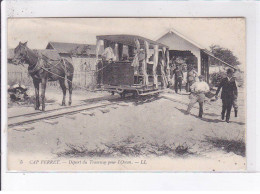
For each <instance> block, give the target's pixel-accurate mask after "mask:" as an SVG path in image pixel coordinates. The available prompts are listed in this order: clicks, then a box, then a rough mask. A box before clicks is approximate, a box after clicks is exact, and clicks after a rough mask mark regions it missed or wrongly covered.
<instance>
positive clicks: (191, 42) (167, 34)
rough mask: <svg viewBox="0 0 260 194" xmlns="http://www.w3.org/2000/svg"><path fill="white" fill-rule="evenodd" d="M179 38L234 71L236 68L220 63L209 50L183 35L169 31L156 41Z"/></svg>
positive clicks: (172, 30)
mask: <svg viewBox="0 0 260 194" xmlns="http://www.w3.org/2000/svg"><path fill="white" fill-rule="evenodd" d="M175 35H177V36H179V37H180V38H182V39H184V40H185V41H187V42H189V43H190V44H192V45H193V46H195V47H197V48H198V49H200V50H201V51H203V52H204V53H205V54H207V55H209V56H210V57H213V58H215V59H217V60H218V61H220V62H221V63H223V64H225V65H227V66H229V67H231V68H233V69H236V67H234V66H232V65H230V64H228V63H226V62H225V61H222V60H221V59H219V58H218V57H215V56H214V54H213V53H212V52H210V51H209V50H207V49H206V48H205V47H203V46H201V45H200V44H198V43H196V42H195V41H193V40H191V39H189V38H187V37H186V36H184V35H183V34H181V33H180V32H178V31H176V30H174V29H171V30H170V31H169V32H166V33H165V34H164V35H162V36H161V37H160V38H158V39H157V41H158V42H163V40H164V39H166V38H169V37H171V36H175ZM167 46H168V47H169V48H170V49H171V45H169V44H168V45H167Z"/></svg>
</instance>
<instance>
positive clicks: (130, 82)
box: [97, 35, 170, 98]
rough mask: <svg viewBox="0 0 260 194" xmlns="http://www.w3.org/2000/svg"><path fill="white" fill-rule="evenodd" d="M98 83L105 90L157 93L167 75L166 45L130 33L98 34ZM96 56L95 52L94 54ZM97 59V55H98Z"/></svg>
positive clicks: (123, 94) (167, 57) (145, 93)
mask: <svg viewBox="0 0 260 194" xmlns="http://www.w3.org/2000/svg"><path fill="white" fill-rule="evenodd" d="M102 44H104V53H103V54H102V59H99V60H98V63H97V82H98V85H99V86H100V87H101V88H103V89H104V90H107V91H110V92H112V94H114V93H118V94H120V96H121V97H122V98H124V97H125V95H126V94H127V93H132V94H133V95H134V96H137V95H141V96H143V95H149V94H159V92H161V91H162V90H163V89H164V88H166V86H167V84H168V78H169V75H170V72H169V71H170V68H169V52H168V47H167V46H166V45H163V44H161V43H158V42H155V41H152V40H149V39H146V38H143V37H140V36H133V35H105V36H97V53H99V48H100V45H102ZM97 56H98V55H97ZM97 59H98V57H97Z"/></svg>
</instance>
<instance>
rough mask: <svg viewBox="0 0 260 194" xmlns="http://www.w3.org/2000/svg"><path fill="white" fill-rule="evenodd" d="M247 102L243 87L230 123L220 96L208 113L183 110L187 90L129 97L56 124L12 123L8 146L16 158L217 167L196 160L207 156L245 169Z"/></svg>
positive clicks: (209, 104)
mask: <svg viewBox="0 0 260 194" xmlns="http://www.w3.org/2000/svg"><path fill="white" fill-rule="evenodd" d="M102 95H103V96H104V93H100V94H96V95H94V94H92V96H91V95H89V96H88V97H93V96H102ZM106 95H107V94H106ZM47 96H51V95H49V94H48V95H47ZM53 96H55V95H53ZM88 97H87V98H88ZM74 98H75V99H74V102H77V103H80V102H82V100H84V99H86V97H84V94H83V95H82V94H81V95H79V94H78V95H74ZM58 99H59V100H61V99H60V98H59V97H58V98H57V100H58ZM243 102H244V101H243V99H242V93H240V99H239V108H240V109H239V115H238V117H237V118H235V117H234V113H233V112H232V113H231V123H226V122H223V121H221V120H220V112H221V101H220V100H218V101H215V102H207V103H206V104H205V114H204V117H203V118H202V119H199V118H198V117H197V114H198V107H197V106H195V107H194V108H193V110H192V111H191V115H185V114H184V111H185V110H186V109H187V103H188V95H179V94H173V93H172V92H165V93H163V94H161V95H160V96H159V97H155V96H152V97H146V98H139V99H136V100H133V99H132V100H130V99H127V100H125V102H122V101H120V102H118V103H117V104H116V105H112V106H108V107H106V108H99V109H95V110H93V111H88V112H83V113H77V114H74V115H68V116H63V117H60V118H56V119H53V121H56V122H53V124H51V123H47V122H45V121H39V122H38V123H34V124H28V125H26V126H27V127H28V129H30V130H28V131H23V132H22V131H17V130H15V128H10V129H8V152H9V156H10V158H12V160H14V158H16V159H17V157H18V156H19V157H20V158H21V157H22V156H28V155H30V156H36V155H39V154H40V155H43V156H44V157H45V158H59V159H72V158H73V159H75V158H77V159H82V158H97V159H98V158H104V157H105V158H140V157H145V158H150V159H151V160H159V161H160V158H161V160H162V161H164V160H165V158H166V159H167V160H169V161H173V162H177V163H175V164H176V168H177V169H175V168H173V169H175V170H179V169H181V168H178V167H177V166H178V165H179V164H181V163H182V162H184V163H185V162H186V163H187V161H190V163H188V164H187V165H186V167H185V168H184V169H191V170H196V169H198V170H209V169H211V170H212V168H213V167H212V166H210V167H205V168H203V166H196V165H195V164H196V163H198V164H203V161H207V164H210V163H212V164H215V163H214V162H219V163H221V165H220V166H219V167H218V170H220V171H221V170H229V169H232V170H243V169H245V167H246V158H245V107H244V105H243ZM53 106H55V107H56V106H57V105H53ZM27 109H28V108H27ZM27 109H26V108H24V110H27ZM17 110H18V107H12V108H10V110H8V113H10V112H13V113H14V112H17ZM19 110H21V109H20V107H19ZM27 111H28V110H27ZM10 114H11V113H10ZM196 161H197V162H196ZM180 162H181V163H180ZM191 163H194V165H195V166H193V168H191V167H190V166H189V164H191ZM227 164H228V166H227ZM155 169H164V167H158V168H155ZM170 169H172V168H170Z"/></svg>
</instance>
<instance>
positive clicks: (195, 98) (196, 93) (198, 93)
mask: <svg viewBox="0 0 260 194" xmlns="http://www.w3.org/2000/svg"><path fill="white" fill-rule="evenodd" d="M190 89H191V94H190V103H189V105H188V109H187V114H190V111H191V109H192V107H193V106H194V104H196V103H197V102H198V103H199V117H200V118H202V115H203V104H204V100H205V93H207V92H209V85H208V84H207V83H206V82H205V81H204V76H203V75H200V76H199V81H197V82H195V83H194V84H192V85H191V87H190Z"/></svg>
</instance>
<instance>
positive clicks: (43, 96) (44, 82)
mask: <svg viewBox="0 0 260 194" xmlns="http://www.w3.org/2000/svg"><path fill="white" fill-rule="evenodd" d="M46 85H47V78H46V79H45V78H44V79H42V88H41V97H42V111H45V90H46Z"/></svg>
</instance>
